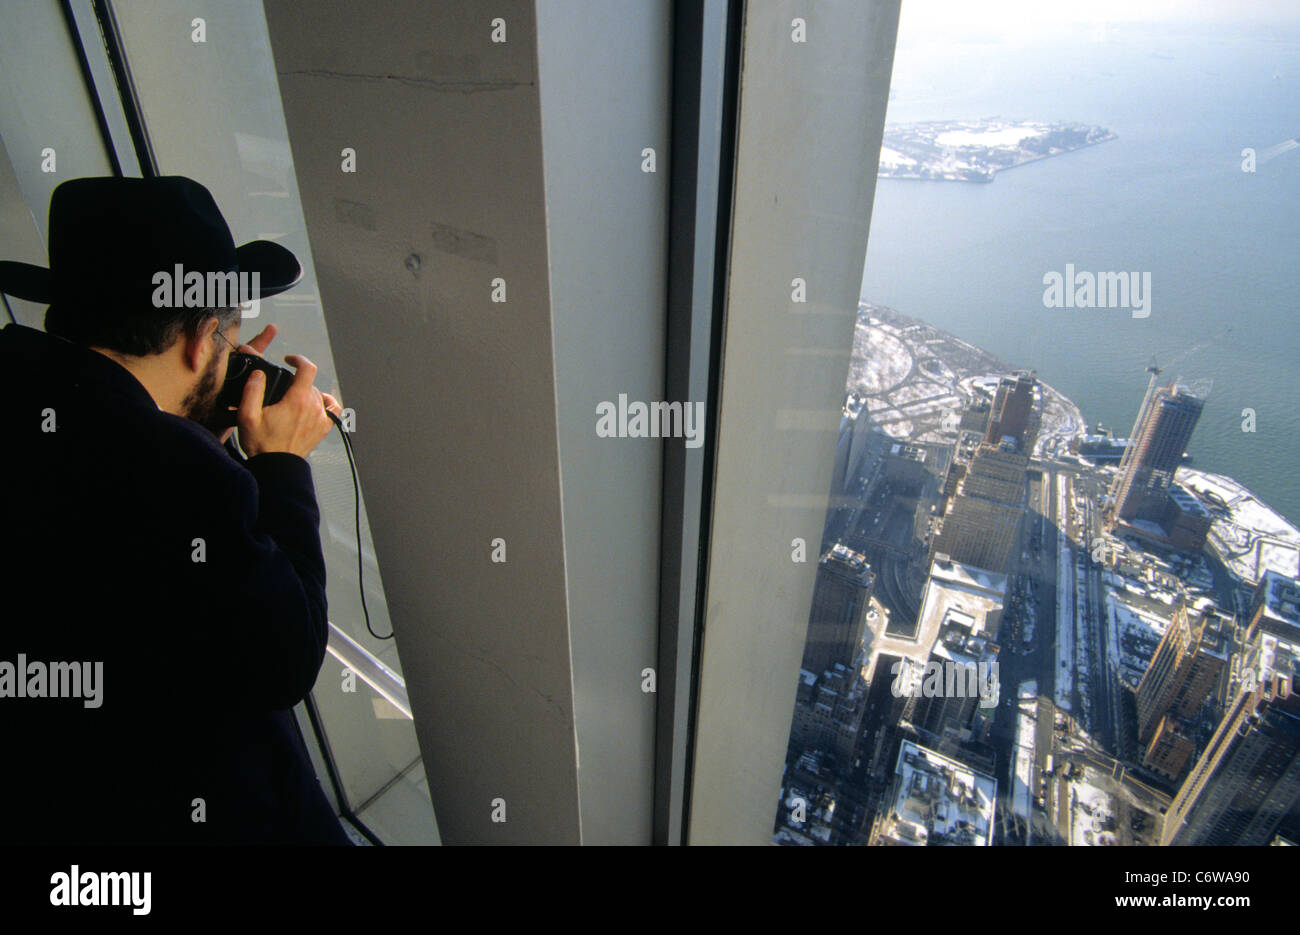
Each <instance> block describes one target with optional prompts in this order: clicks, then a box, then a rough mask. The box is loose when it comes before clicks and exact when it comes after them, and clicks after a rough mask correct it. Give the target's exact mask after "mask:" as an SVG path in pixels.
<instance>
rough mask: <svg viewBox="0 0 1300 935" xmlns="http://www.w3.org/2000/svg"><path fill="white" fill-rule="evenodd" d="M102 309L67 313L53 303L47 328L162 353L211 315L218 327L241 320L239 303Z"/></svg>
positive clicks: (131, 352)
mask: <svg viewBox="0 0 1300 935" xmlns="http://www.w3.org/2000/svg"><path fill="white" fill-rule="evenodd" d="M96 311H98V310H88V311H77V312H68V313H65V312H64V311H63V310H62V309H61V308H59V307H57V306H54V305H51V306H50V307H49V309H48V310H47V311H46V312H45V330H46V331H47V332H49V333H50V334H53V335H57V336H58V337H60V338H66V339H67V340H69V341H71V342H73V343H74V344H80V345H82V346H83V347H102V348H107V349H108V350H110V351H117V352H118V353H119V354H125V355H126V356H128V357H149V356H152V355H154V354H161V353H162V352H163V351H165V350H167V348H169V347H171V346H172V344H174V343H175V341H176V339H177V338H178V337H180V336H181V334H182V332H184V333H187V334H193V333H194V332H195V331H197V330H198V328H199V327H200V326H201V325H202V324H203V322H204V321H206V320H207V319H209V318H214V317H215V318H216V319H217V330H218V331H225V330H226V329H227V328H229V327H230V326H231V325H233V324H235V322H237V321H239V317H240V311H239V306H237V305H236V306H232V307H231V308H178V309H171V310H169V311H170V312H171V314H165V313H164V314H159V309H156V308H150V307H148V306H146V307H145V308H143V309H141V310H139V311H123V310H115V311H114V312H112V313H104V312H100V313H99V314H96Z"/></svg>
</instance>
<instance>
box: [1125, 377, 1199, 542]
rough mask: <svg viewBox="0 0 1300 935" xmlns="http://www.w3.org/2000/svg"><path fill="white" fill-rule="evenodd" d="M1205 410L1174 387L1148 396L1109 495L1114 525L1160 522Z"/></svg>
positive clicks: (1193, 396)
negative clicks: (1123, 521)
mask: <svg viewBox="0 0 1300 935" xmlns="http://www.w3.org/2000/svg"><path fill="white" fill-rule="evenodd" d="M1204 407H1205V401H1204V400H1203V399H1201V398H1200V397H1198V396H1195V395H1193V394H1192V393H1191V391H1189V390H1188V389H1187V388H1186V387H1183V386H1179V385H1177V384H1175V385H1173V386H1162V387H1160V388H1158V389H1156V390H1155V392H1154V393H1148V397H1147V400H1146V401H1145V403H1144V405H1143V409H1142V412H1141V413H1140V414H1139V416H1138V424H1137V426H1136V428H1135V429H1134V432H1133V437H1132V438H1131V439H1130V440H1129V445H1128V450H1127V451H1125V453H1124V460H1123V462H1122V463H1121V465H1120V471H1119V475H1118V476H1117V477H1116V478H1115V486H1114V487H1113V488H1112V490H1111V503H1112V509H1113V510H1114V517H1115V519H1118V520H1127V521H1133V520H1140V521H1148V522H1155V523H1160V522H1163V520H1164V517H1165V515H1166V510H1167V503H1168V500H1169V494H1170V488H1171V486H1172V485H1173V482H1174V473H1175V472H1176V471H1177V470H1178V465H1179V464H1180V463H1181V462H1182V459H1183V452H1185V451H1186V450H1187V444H1188V442H1190V441H1191V438H1192V431H1193V430H1194V429H1195V428H1196V422H1197V420H1198V419H1199V418H1200V417H1201V410H1202V409H1203V408H1204Z"/></svg>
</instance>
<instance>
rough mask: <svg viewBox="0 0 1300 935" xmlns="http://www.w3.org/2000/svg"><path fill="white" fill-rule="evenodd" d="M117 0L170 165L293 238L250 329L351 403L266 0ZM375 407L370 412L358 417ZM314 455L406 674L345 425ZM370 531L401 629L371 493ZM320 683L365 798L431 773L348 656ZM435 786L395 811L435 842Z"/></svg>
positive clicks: (330, 541) (352, 605)
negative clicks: (378, 544) (302, 358)
mask: <svg viewBox="0 0 1300 935" xmlns="http://www.w3.org/2000/svg"><path fill="white" fill-rule="evenodd" d="M114 9H115V12H116V15H117V19H118V23H119V27H120V30H121V33H122V41H123V45H124V52H125V56H126V59H127V62H128V64H129V66H130V69H131V73H132V78H133V80H134V82H135V86H136V92H137V94H138V96H139V99H140V104H141V108H142V111H143V120H144V124H145V127H146V129H147V131H148V134H149V138H150V141H151V144H152V146H153V149H154V152H155V155H156V158H157V160H158V166H159V171H160V172H161V173H162V174H164V175H166V174H179V175H187V176H190V177H191V178H194V179H196V180H197V181H199V182H201V183H202V184H204V185H205V186H207V187H208V188H209V189H210V190H211V191H212V194H213V197H214V198H215V199H216V201H217V204H218V205H219V206H220V208H221V210H222V212H223V214H224V215H225V217H226V219H227V221H228V222H229V224H230V227H231V230H232V232H233V233H234V235H235V240H236V242H237V243H243V242H246V241H249V240H254V239H267V240H274V241H276V242H279V243H281V244H283V245H284V246H286V247H288V248H289V249H290V250H292V251H293V252H294V254H295V255H296V256H297V257H298V258H299V260H300V261H301V263H302V265H303V269H304V275H303V279H302V282H301V283H300V284H299V285H297V286H296V287H294V288H293V289H291V290H290V291H289V292H287V293H284V294H282V295H279V296H275V297H273V298H270V299H266V300H263V302H262V303H261V309H260V313H259V315H258V317H256V318H249V317H248V316H247V315H246V316H245V321H244V325H243V327H242V329H241V331H240V334H241V337H243V338H244V339H245V340H247V339H248V338H251V337H252V336H253V335H254V334H256V333H257V332H258V331H260V330H261V328H262V326H263V325H265V324H266V323H274V324H275V325H276V326H277V328H278V336H277V338H276V339H275V343H274V344H272V345H271V348H270V350H269V351H268V356H269V357H270V358H271V359H272V360H276V361H277V362H279V361H280V360H281V359H282V358H283V356H284V354H286V353H290V352H293V353H301V354H305V355H306V356H307V357H308V358H310V359H311V360H312V361H313V362H314V363H316V365H317V366H318V367H319V374H318V376H317V379H316V385H317V386H318V387H320V389H321V390H323V391H325V392H330V393H333V394H335V395H337V396H339V397H340V398H341V399H342V400H343V404H344V405H345V406H346V405H347V395H346V392H345V391H344V392H340V387H339V386H338V383H337V379H336V375H335V371H334V363H333V359H332V355H331V353H330V345H329V335H328V334H327V332H326V327H325V319H324V316H323V314H322V311H321V306H320V298H319V293H318V291H317V286H316V276H315V269H314V267H313V264H312V255H311V249H310V245H309V243H308V238H307V231H306V227H305V224H304V221H303V216H302V208H301V205H300V203H299V199H298V189H297V183H296V181H295V176H294V168H293V161H292V157H291V154H290V149H289V142H288V138H287V135H286V131H285V126H284V117H283V112H282V110H281V106H280V96H279V89H278V85H277V81H276V75H275V67H274V62H273V60H272V57H271V49H270V43H269V40H268V37H267V33H266V22H265V18H264V16H263V12H262V5H261V4H260V3H258V2H256V0H237V2H225V0H223V2H201V3H196V4H189V5H187V6H185V7H183V8H182V7H177V6H176V5H175V4H172V3H167V2H162V0H157V2H154V0H134V2H130V3H123V4H117V5H115V7H114ZM198 20H201V21H202V24H201V26H200V25H199V23H198V22H197V21H198ZM358 313H364V310H358ZM363 419H364V413H362V414H360V415H359V416H358V421H359V423H360V420H363ZM359 429H361V430H360V431H359V432H358V434H356V435H353V436H352V438H353V441H354V444H357V445H362V444H364V443H365V442H364V438H365V433H364V426H363V425H360V424H359ZM311 464H312V473H313V475H314V478H315V483H316V493H317V499H318V502H319V504H320V508H321V516H322V529H321V540H322V546H323V548H324V552H325V559H326V565H327V570H328V579H329V584H328V599H329V608H330V619H331V622H332V623H333V625H334V626H335V627H337V628H339V629H340V630H341V631H342V632H343V633H344V634H346V636H347V637H349V638H350V639H351V640H352V641H354V642H355V644H356V645H357V646H359V647H360V649H361V651H363V652H364V653H365V654H369V655H370V656H372V657H373V660H374V663H377V664H378V665H382V666H383V667H386V668H387V669H388V670H391V671H392V672H393V673H396V674H397V676H398V677H399V678H400V674H401V660H400V659H399V658H398V654H397V648H396V646H395V644H394V641H392V640H377V639H375V638H374V637H372V636H371V635H370V633H369V632H367V629H366V625H365V620H364V616H363V613H362V607H361V601H360V597H359V589H358V576H357V529H356V523H355V520H354V510H355V506H354V504H355V499H354V498H355V494H354V491H353V481H352V474H351V471H350V469H349V466H348V460H347V455H346V453H345V451H344V447H343V442H342V439H341V437H340V435H339V433H338V432H337V431H336V432H335V433H333V434H332V435H331V436H330V437H329V438H328V439H326V441H324V442H323V443H322V444H321V445H320V446H319V447H318V448H317V449H316V450H315V452H313V454H312V456H311ZM361 535H362V544H363V551H362V561H363V565H364V583H365V600H366V607H367V609H368V610H369V614H370V622H371V626H372V627H373V629H374V631H375V632H376V633H378V634H380V635H385V634H388V633H391V632H392V627H391V622H390V620H389V618H388V610H387V605H386V603H385V600H384V594H383V588H382V583H381V580H380V574H379V569H378V566H377V564H376V561H375V556H374V552H373V546H372V544H371V540H370V532H369V527H368V524H367V522H366V514H365V509H364V503H363V504H362V510H361ZM340 645H342V642H341V641H340V640H339V638H338V637H337V635H335V636H332V637H331V649H332V651H333V650H334V648H335V647H336V646H340ZM356 674H357V675H358V676H364V675H365V673H364V672H361V671H358V672H357V673H356ZM351 685H355V686H356V690H355V691H352V690H350V687H351ZM314 695H315V698H316V702H317V705H318V707H319V710H320V713H321V716H322V719H323V721H324V725H325V728H326V732H327V734H328V736H329V740H330V745H331V749H332V752H333V754H334V756H335V758H336V761H337V764H338V768H339V771H340V773H341V775H342V779H343V782H344V786H345V789H346V792H347V795H348V798H349V801H350V802H351V804H352V806H353V807H354V808H358V807H360V806H361V805H362V804H363V803H366V802H368V801H370V800H371V799H372V798H373V797H374V796H375V795H376V794H377V793H379V792H380V791H381V790H382V791H385V793H387V792H388V791H391V790H392V789H393V788H396V787H398V786H401V785H403V783H405V782H407V778H410V777H414V778H410V783H411V784H412V787H413V788H414V787H416V786H417V785H418V780H419V779H421V778H422V775H423V774H422V771H421V769H420V764H419V756H420V754H419V748H418V745H417V743H416V738H415V732H414V729H413V726H412V724H411V721H410V719H409V717H408V716H407V715H405V714H401V713H399V712H398V711H397V710H396V709H395V708H394V707H393V706H392V705H391V704H390V703H389V702H388V701H386V700H384V699H383V698H382V697H380V696H379V695H378V694H376V693H375V692H374V691H373V690H372V689H371V688H370V686H369V685H368V684H366V682H365V679H364V677H357V678H355V679H349V678H348V677H347V675H346V674H345V673H344V671H343V669H342V667H341V663H339V662H338V660H337V658H335V657H334V655H331V656H328V657H327V664H326V666H325V667H324V668H323V669H322V670H321V675H320V677H319V679H318V680H317V684H316V689H315V692H314ZM403 777H405V778H403ZM321 778H322V780H323V779H324V777H323V776H322V777H321ZM390 783H394V784H395V785H393V786H390V785H389V784H390ZM424 794H425V800H424V804H423V809H424V810H425V811H424V813H422V814H421V815H418V816H415V815H412V816H405V817H404V818H403V819H402V820H396V819H394V820H392V822H391V823H392V825H393V826H394V827H401V828H403V829H404V833H405V834H406V835H407V836H408V837H414V838H415V839H423V840H430V839H431V836H432V835H436V831H434V830H433V829H432V820H431V819H432V815H431V813H430V812H428V801H427V788H426V789H425V793H424ZM408 804H409V803H408ZM381 807H382V806H380V805H378V803H377V804H376V808H381Z"/></svg>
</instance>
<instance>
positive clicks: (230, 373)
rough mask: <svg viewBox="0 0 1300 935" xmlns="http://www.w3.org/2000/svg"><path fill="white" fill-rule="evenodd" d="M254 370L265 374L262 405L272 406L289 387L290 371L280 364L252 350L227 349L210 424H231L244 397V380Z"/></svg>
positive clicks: (226, 425)
mask: <svg viewBox="0 0 1300 935" xmlns="http://www.w3.org/2000/svg"><path fill="white" fill-rule="evenodd" d="M254 370H260V371H262V372H263V373H264V374H266V390H265V391H264V393H263V395H262V406H263V407H266V406H274V405H275V404H276V403H278V402H279V401H280V400H281V399H283V398H284V394H285V393H287V392H288V390H289V384H291V383H292V382H293V374H292V373H291V372H290V371H288V370H285V369H284V368H283V367H277V366H276V365H275V364H273V363H271V362H270V361H268V360H266V359H265V358H263V357H258V356H257V355H256V354H245V353H243V352H242V351H231V352H230V363H229V364H228V365H227V367H226V382H225V383H224V384H223V385H222V387H221V392H220V393H218V394H217V401H216V403H215V404H214V405H213V413H212V420H213V425H212V427H213V428H215V429H217V430H224V429H228V428H233V427H234V426H235V424H236V421H237V416H238V412H237V410H238V409H239V403H240V401H241V400H242V399H243V398H244V384H246V383H247V382H248V378H249V377H251V376H252V375H253V371H254Z"/></svg>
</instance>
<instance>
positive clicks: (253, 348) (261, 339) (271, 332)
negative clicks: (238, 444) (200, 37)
mask: <svg viewBox="0 0 1300 935" xmlns="http://www.w3.org/2000/svg"><path fill="white" fill-rule="evenodd" d="M275 334H276V329H275V325H267V326H266V327H265V328H263V329H262V330H261V331H259V332H258V333H257V336H256V337H255V338H253V340H251V341H249V342H248V343H247V344H241V345H239V350H241V351H243V352H244V353H245V354H256V355H257V356H258V357H261V356H262V354H263V352H264V351H265V350H266V349H267V348H268V347H270V346H271V342H272V341H274V340H275ZM234 433H235V429H234V426H231V427H230V428H228V429H226V430H225V431H224V432H222V433H221V438H220V441H221V444H223V445H224V444H225V443H226V440H227V439H229V438H230V436H231V435H233V434H234Z"/></svg>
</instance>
